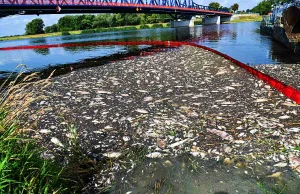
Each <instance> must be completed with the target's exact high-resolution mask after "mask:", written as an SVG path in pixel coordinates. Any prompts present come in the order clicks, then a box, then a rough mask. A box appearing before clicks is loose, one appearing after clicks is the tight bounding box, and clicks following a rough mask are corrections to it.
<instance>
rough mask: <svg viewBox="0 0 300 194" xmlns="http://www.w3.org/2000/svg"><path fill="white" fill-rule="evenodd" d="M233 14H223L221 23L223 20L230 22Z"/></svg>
mask: <svg viewBox="0 0 300 194" xmlns="http://www.w3.org/2000/svg"><path fill="white" fill-rule="evenodd" d="M230 21H231V16H221V23H223V22H230Z"/></svg>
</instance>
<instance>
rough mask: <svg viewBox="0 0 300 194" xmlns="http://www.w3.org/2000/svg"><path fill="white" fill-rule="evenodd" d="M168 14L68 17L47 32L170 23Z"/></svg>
mask: <svg viewBox="0 0 300 194" xmlns="http://www.w3.org/2000/svg"><path fill="white" fill-rule="evenodd" d="M170 20H171V18H170V16H169V15H166V14H121V13H119V14H98V15H97V16H96V15H73V16H72V15H67V16H64V17H62V18H60V19H59V20H58V22H57V24H54V25H53V26H47V27H46V28H45V31H46V32H50V33H51V32H63V31H74V30H83V33H86V32H92V31H86V30H91V29H102V28H111V29H112V28H114V27H123V26H137V25H145V24H155V23H163V22H168V21H170Z"/></svg>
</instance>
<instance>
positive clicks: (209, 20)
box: [202, 15, 221, 24]
mask: <svg viewBox="0 0 300 194" xmlns="http://www.w3.org/2000/svg"><path fill="white" fill-rule="evenodd" d="M220 23H221V16H207V15H206V16H204V17H203V18H202V24H220Z"/></svg>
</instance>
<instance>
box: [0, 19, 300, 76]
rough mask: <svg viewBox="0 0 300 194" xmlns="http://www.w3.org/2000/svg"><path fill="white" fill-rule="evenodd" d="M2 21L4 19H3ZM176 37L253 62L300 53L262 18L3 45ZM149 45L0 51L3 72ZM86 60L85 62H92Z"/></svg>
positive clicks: (278, 60)
mask: <svg viewBox="0 0 300 194" xmlns="http://www.w3.org/2000/svg"><path fill="white" fill-rule="evenodd" d="M0 22H1V20H0ZM135 40H173V41H193V42H196V43H198V44H202V45H205V46H208V47H211V48H213V49H216V50H218V51H221V52H223V53H225V54H227V55H229V56H231V57H233V58H235V59H237V60H239V61H242V62H244V63H248V64H249V65H259V64H277V63H297V62H299V61H300V57H299V56H296V55H294V54H293V53H292V52H290V51H289V50H288V49H287V48H285V47H284V46H283V45H281V44H279V43H277V42H274V41H272V40H271V38H270V37H268V36H264V35H261V34H260V33H259V22H250V23H235V24H221V25H209V26H196V27H194V28H179V29H172V28H164V29H145V30H139V31H123V32H109V33H97V34H84V35H70V36H58V37H48V38H38V39H24V40H13V41H2V42H0V47H10V46H20V45H41V44H61V43H79V42H80V43H81V42H95V41H135ZM148 47H149V46H144V45H141V46H85V47H80V46H78V47H65V48H50V49H34V50H14V51H0V75H2V76H3V75H5V74H7V73H9V72H11V71H14V69H15V67H16V66H17V65H19V64H25V65H26V66H27V67H28V69H30V70H41V69H47V68H49V67H52V68H56V67H57V66H63V65H64V66H65V64H77V65H78V64H80V63H81V62H82V61H84V60H87V59H93V58H98V59H99V58H101V57H105V56H111V55H113V54H124V53H129V54H130V53H132V52H138V51H139V50H141V49H145V48H148ZM88 65H89V64H88V63H85V64H84V66H88Z"/></svg>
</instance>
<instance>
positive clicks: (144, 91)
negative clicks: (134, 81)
mask: <svg viewBox="0 0 300 194" xmlns="http://www.w3.org/2000/svg"><path fill="white" fill-rule="evenodd" d="M138 92H141V93H148V91H147V90H138Z"/></svg>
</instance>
